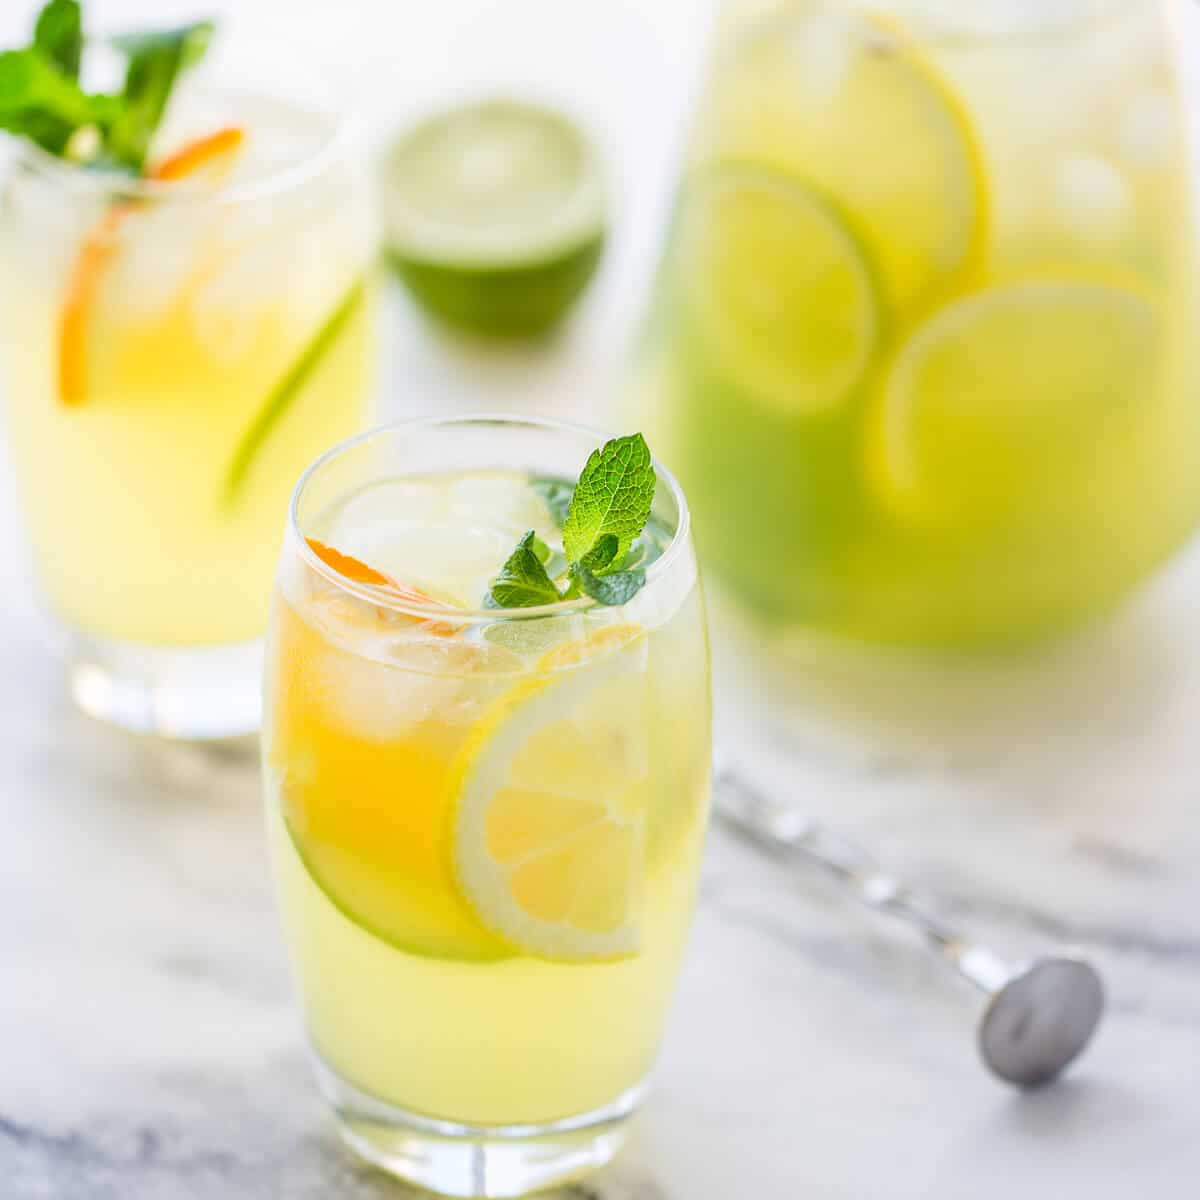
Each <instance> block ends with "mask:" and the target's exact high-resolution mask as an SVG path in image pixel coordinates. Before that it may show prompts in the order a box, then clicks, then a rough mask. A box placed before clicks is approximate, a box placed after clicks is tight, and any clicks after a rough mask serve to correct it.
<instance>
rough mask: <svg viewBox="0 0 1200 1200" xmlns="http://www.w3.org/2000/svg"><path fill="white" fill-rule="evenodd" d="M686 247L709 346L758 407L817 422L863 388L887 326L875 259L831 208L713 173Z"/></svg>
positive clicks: (776, 182)
mask: <svg viewBox="0 0 1200 1200" xmlns="http://www.w3.org/2000/svg"><path fill="white" fill-rule="evenodd" d="M678 236H679V238H680V252H679V256H678V260H679V263H680V271H681V274H682V278H681V279H679V280H678V281H677V284H678V286H679V288H680V291H681V294H682V295H683V297H685V300H684V302H685V303H686V305H687V306H688V309H689V314H690V318H691V320H692V321H693V322H694V323H695V324H696V327H697V330H696V331H697V333H698V335H699V337H700V341H701V344H702V345H704V346H706V347H707V352H708V353H709V354H711V355H712V356H713V359H714V361H715V362H716V363H717V364H718V365H719V366H720V368H721V370H722V373H723V374H724V375H726V377H728V378H729V379H733V380H737V382H738V386H739V390H740V391H741V392H743V393H744V394H745V395H746V396H747V398H749V399H751V400H753V401H756V402H757V403H759V404H761V405H763V406H765V407H767V408H769V409H771V410H773V411H775V412H776V413H778V414H779V415H781V416H785V417H794V416H807V415H813V414H819V413H822V412H825V411H827V410H829V409H832V408H834V407H836V406H837V405H838V404H839V403H840V402H841V401H842V400H843V399H844V398H845V397H846V396H847V395H848V394H849V393H850V392H852V391H853V390H854V388H855V387H857V385H858V384H859V382H860V381H861V379H862V378H863V375H864V374H865V372H866V370H867V367H868V366H869V364H870V362H871V359H872V356H873V354H874V351H875V348H876V345H877V343H878V341H879V339H880V331H881V326H882V319H883V318H882V313H881V306H880V300H879V295H878V290H877V287H876V281H875V277H874V271H873V268H872V266H871V264H870V262H869V261H868V258H867V254H866V251H865V250H864V248H863V246H862V244H861V243H860V242H859V240H858V238H857V237H856V236H855V234H854V232H853V230H852V229H851V227H850V225H849V224H848V222H847V220H846V218H845V216H844V214H843V213H841V212H840V211H839V210H838V208H837V206H836V205H835V204H834V202H833V201H832V200H830V199H828V198H826V197H824V196H822V195H820V194H819V193H817V192H815V191H813V190H812V189H811V188H809V187H806V186H805V185H804V184H803V183H800V182H798V181H796V180H794V179H790V178H788V177H786V176H784V175H781V174H778V173H776V172H773V171H767V170H757V169H754V168H747V169H741V168H729V169H713V170H708V171H702V172H700V173H698V175H697V176H696V177H695V178H694V179H693V180H692V181H691V184H690V186H689V188H688V190H687V195H686V199H685V201H684V205H683V208H682V211H681V214H680V218H679V234H678Z"/></svg>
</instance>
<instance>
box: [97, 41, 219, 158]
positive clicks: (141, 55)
mask: <svg viewBox="0 0 1200 1200" xmlns="http://www.w3.org/2000/svg"><path fill="white" fill-rule="evenodd" d="M213 29H214V26H213V23H212V22H211V21H197V22H195V23H194V24H191V25H184V26H182V27H180V28H179V29H164V30H157V31H155V32H152V33H128V34H122V35H121V36H119V37H116V38H114V39H113V45H114V46H116V48H117V49H118V50H120V51H121V52H122V53H124V54H126V55H128V57H129V64H128V66H127V67H126V70H125V87H124V91H123V92H122V96H121V99H122V101H123V104H122V107H121V110H120V112H119V113H118V114H117V116H116V118H115V119H114V120H113V122H112V124H111V126H110V127H109V129H108V131H107V133H108V137H107V144H106V149H107V152H108V154H109V155H110V156H111V157H112V158H113V159H114V160H115V161H116V162H118V163H123V164H124V165H126V166H128V167H132V168H134V169H136V170H139V171H140V170H141V169H142V166H143V164H144V163H145V161H146V153H147V151H148V150H149V149H150V139H151V138H152V137H153V136H154V132H155V130H156V129H157V128H158V125H159V122H160V121H161V120H162V117H163V113H164V112H165V111H166V108H167V101H168V100H169V99H170V98H171V91H172V89H173V88H174V87H175V83H176V81H177V80H178V78H179V76H180V75H181V74H182V73H183V72H184V71H185V70H187V68H188V67H190V66H192V65H193V64H194V63H196V62H197V61H199V59H200V58H201V57H202V56H203V54H204V52H205V50H207V49H208V44H209V42H210V41H211V40H212V35H213Z"/></svg>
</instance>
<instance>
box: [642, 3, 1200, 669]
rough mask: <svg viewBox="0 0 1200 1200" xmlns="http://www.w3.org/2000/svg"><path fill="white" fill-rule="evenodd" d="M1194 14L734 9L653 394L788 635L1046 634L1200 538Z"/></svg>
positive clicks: (934, 639)
mask: <svg viewBox="0 0 1200 1200" xmlns="http://www.w3.org/2000/svg"><path fill="white" fill-rule="evenodd" d="M1181 9H1182V6H1181ZM1182 16H1183V14H1182V12H1181V11H1180V12H1176V11H1174V8H1173V6H1172V5H1170V4H1166V3H1157V2H1151V0H1146V2H1145V3H1139V4H1129V3H1124V2H1123V0H1009V2H1002V0H890V2H888V3H855V2H853V0H825V2H823V3H822V2H819V0H794V2H780V3H761V2H759V3H753V4H748V3H741V4H733V5H728V6H727V7H726V10H725V13H724V19H723V21H722V23H721V24H720V25H719V29H718V38H717V46H716V53H715V54H714V56H713V59H712V62H711V64H710V67H709V72H708V76H707V80H706V83H705V86H704V89H703V92H702V95H701V100H700V107H699V111H698V113H697V116H696V120H695V124H694V129H693V132H692V136H691V138H690V142H689V148H688V156H687V162H686V170H685V174H684V178H683V183H682V186H681V188H680V191H679V195H678V201H677V205H676V208H675V212H674V216H673V220H672V227H671V232H670V236H669V240H668V244H667V248H666V252H665V255H664V259H663V262H662V265H661V269H660V272H659V276H658V280H657V283H656V291H655V297H654V300H653V306H652V312H651V316H650V319H649V321H648V322H647V325H646V328H645V334H644V343H643V350H642V355H641V358H640V360H639V364H638V371H637V377H636V387H635V389H634V394H635V397H636V401H637V404H638V414H639V419H640V421H641V422H642V425H643V427H644V428H645V429H646V431H647V435H648V437H649V438H650V439H651V442H652V444H653V445H655V446H656V448H657V449H658V451H659V452H660V453H661V454H662V455H663V456H664V457H665V459H666V460H667V461H668V462H671V463H672V464H673V465H674V466H675V467H676V469H677V470H678V471H679V472H680V474H681V476H682V478H683V480H684V484H685V486H686V487H687V489H688V493H689V496H690V497H691V500H692V504H693V508H694V511H695V514H696V530H697V534H698V537H699V538H700V543H701V551H702V555H703V557H704V558H705V559H706V562H707V565H708V566H709V568H710V570H711V572H712V574H713V575H714V576H716V578H717V579H718V581H720V582H722V583H723V584H724V585H725V590H726V592H727V593H733V594H734V595H736V596H737V597H738V598H740V600H741V601H742V602H743V603H744V605H745V606H746V608H747V609H748V610H750V611H752V612H754V613H756V614H758V615H759V616H761V617H763V618H765V620H766V622H767V624H768V626H769V627H787V628H797V627H799V628H803V629H805V630H810V631H814V632H818V633H821V634H829V635H835V636H837V637H848V638H852V639H855V640H858V641H868V642H875V643H887V644H892V645H897V646H914V647H938V648H955V649H958V648H967V649H976V648H979V647H982V646H995V645H997V644H1007V643H1024V642H1029V641H1033V640H1037V639H1041V638H1043V637H1045V636H1047V635H1051V634H1054V633H1057V632H1059V631H1062V630H1065V629H1069V628H1071V627H1074V626H1076V625H1078V624H1080V623H1082V622H1083V621H1085V620H1087V619H1088V618H1091V617H1093V616H1094V615H1096V614H1099V613H1102V612H1104V611H1105V610H1106V609H1108V608H1110V607H1111V606H1112V605H1113V604H1114V603H1115V602H1116V601H1117V600H1118V599H1119V598H1120V597H1121V596H1123V595H1124V594H1125V593H1127V592H1128V591H1129V590H1130V589H1131V588H1132V587H1133V586H1134V585H1135V584H1137V583H1138V582H1139V581H1140V580H1142V579H1143V578H1144V577H1145V576H1146V575H1147V574H1148V573H1149V572H1150V571H1152V570H1153V569H1154V568H1155V567H1156V566H1157V565H1158V564H1160V563H1161V562H1162V561H1163V560H1164V559H1165V558H1166V557H1167V556H1168V555H1169V554H1170V553H1171V552H1172V551H1173V550H1175V549H1176V548H1177V547H1178V546H1179V545H1180V543H1181V542H1182V541H1183V540H1184V539H1185V538H1186V537H1187V536H1188V534H1189V533H1190V532H1191V530H1192V529H1193V527H1194V526H1195V524H1196V521H1197V517H1198V515H1200V403H1198V400H1200V397H1198V395H1197V383H1198V382H1200V380H1198V375H1200V336H1198V331H1200V306H1198V300H1200V297H1198V294H1197V280H1196V272H1195V257H1196V256H1195V244H1196V234H1195V218H1194V206H1195V200H1194V197H1193V194H1192V179H1191V177H1190V169H1191V161H1192V157H1193V156H1192V154H1191V153H1190V151H1189V147H1188V145H1187V138H1186V130H1185V128H1184V114H1185V104H1184V100H1183V94H1184V87H1185V82H1186V81H1185V72H1184V70H1183V62H1184V60H1183V58H1182V55H1179V54H1178V53H1177V48H1178V46H1179V44H1180V41H1181V35H1180V33H1179V31H1178V29H1176V28H1175V27H1174V26H1173V22H1174V21H1177V20H1179V19H1181V18H1182Z"/></svg>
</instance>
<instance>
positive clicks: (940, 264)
mask: <svg viewBox="0 0 1200 1200" xmlns="http://www.w3.org/2000/svg"><path fill="white" fill-rule="evenodd" d="M697 128H698V129H699V130H700V138H699V141H698V144H697V148H696V155H697V157H698V159H699V161H700V162H714V161H717V162H719V161H733V162H741V163H754V164H758V165H762V166H767V167H773V168H776V169H778V170H781V171H784V172H787V173H789V174H792V175H795V176H797V177H799V178H801V179H804V180H806V181H808V182H809V183H810V184H812V185H813V186H814V187H816V188H818V189H820V191H822V192H823V193H824V194H826V195H829V196H833V197H835V198H836V200H837V202H838V204H839V205H841V206H842V208H843V209H844V210H845V211H846V212H847V213H849V214H850V216H851V217H852V218H853V220H854V222H855V225H856V227H857V228H858V230H859V231H860V233H861V235H862V236H863V238H864V240H865V241H866V242H867V244H868V246H869V248H870V252H871V255H872V257H873V259H874V260H875V261H876V262H877V263H878V264H879V269H880V274H881V278H882V281H883V289H884V293H885V295H886V297H887V300H888V303H889V305H890V306H891V308H892V310H893V311H894V312H895V313H897V314H899V315H901V316H908V315H911V314H914V313H919V312H921V311H923V310H925V309H927V308H928V307H929V306H930V305H931V304H933V303H935V302H936V301H937V300H938V299H940V298H942V297H944V296H946V295H947V294H949V293H950V292H952V291H954V290H956V289H957V288H958V287H961V286H962V283H963V282H964V280H966V279H967V278H968V277H969V276H970V275H971V274H972V272H973V271H974V269H975V268H976V266H977V264H978V262H979V261H980V259H981V257H982V254H983V244H984V238H985V231H986V225H987V214H986V207H987V203H986V185H985V180H984V172H983V166H982V158H981V155H980V151H979V148H978V145H977V142H976V138H975V135H974V132H973V131H972V128H971V125H970V121H969V119H968V117H967V114H966V111H965V110H964V108H963V106H962V104H961V102H960V101H959V99H958V98H957V97H956V96H955V95H954V93H953V91H952V90H951V88H950V86H949V84H948V83H947V81H946V80H944V79H943V78H942V77H941V76H940V75H939V74H938V73H937V71H936V70H935V69H934V68H933V67H932V65H931V64H930V63H928V62H927V61H926V60H925V59H924V58H923V57H922V56H921V54H920V52H919V51H918V49H917V48H916V47H915V45H914V44H913V43H912V42H911V41H910V40H909V39H908V38H906V37H905V36H904V35H903V34H902V33H901V32H900V31H899V30H898V29H896V28H894V27H893V26H892V25H891V24H890V23H885V22H884V21H883V20H882V19H880V18H868V17H865V16H861V15H858V14H855V13H852V12H848V11H845V10H844V9H840V10H839V8H837V7H835V6H831V5H828V4H823V3H819V2H818V0H805V2H803V3H796V4H793V5H790V6H789V7H788V8H787V10H786V11H785V12H783V13H780V14H777V15H776V16H775V17H772V18H769V19H767V20H765V21H760V22H759V23H757V24H754V25H752V26H751V27H750V28H749V29H748V30H747V32H746V33H745V34H744V35H743V36H742V37H741V38H740V39H738V40H736V41H735V42H734V43H733V44H732V46H731V48H730V52H729V54H728V56H727V58H726V59H725V61H724V62H723V63H722V64H721V65H720V68H719V71H718V75H717V81H716V85H715V88H714V91H713V96H712V99H711V101H710V102H709V105H708V108H707V109H706V110H704V111H703V112H702V113H701V114H700V119H699V122H698V125H697Z"/></svg>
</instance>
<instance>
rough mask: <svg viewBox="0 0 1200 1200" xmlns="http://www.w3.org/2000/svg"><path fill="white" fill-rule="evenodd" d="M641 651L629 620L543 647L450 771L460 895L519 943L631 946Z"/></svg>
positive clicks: (608, 955) (551, 953)
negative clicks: (533, 673)
mask: <svg viewBox="0 0 1200 1200" xmlns="http://www.w3.org/2000/svg"><path fill="white" fill-rule="evenodd" d="M646 653H647V643H646V638H645V637H644V636H643V634H642V631H641V629H640V628H639V627H637V626H633V625H618V626H611V627H609V628H607V629H605V630H603V631H601V632H600V633H598V634H596V635H593V636H591V637H589V638H586V639H582V640H580V641H575V642H571V643H567V644H565V645H563V646H561V647H558V648H557V649H555V650H553V651H551V652H550V653H549V654H548V655H546V656H545V657H544V658H543V659H542V660H541V662H540V664H539V668H540V671H539V675H538V676H537V677H534V678H532V679H530V680H528V681H526V682H525V683H523V684H521V685H519V686H518V687H517V688H515V689H514V690H513V692H512V693H510V694H509V696H507V697H506V698H505V699H504V700H503V701H502V702H501V703H500V704H499V705H498V707H497V709H496V711H495V712H494V713H493V714H492V715H491V717H490V718H485V719H484V720H483V721H482V722H481V724H480V725H479V726H478V727H477V730H476V733H475V736H474V737H473V738H472V739H471V740H470V741H469V743H468V744H467V745H466V746H465V747H464V748H463V750H462V752H461V754H460V757H459V761H458V767H457V769H456V770H454V769H452V771H451V776H450V777H451V784H452V788H453V791H454V794H455V804H456V810H455V816H454V833H453V847H454V866H455V871H456V874H457V878H458V881H459V884H460V887H461V889H462V892H463V895H464V897H465V899H466V900H467V902H468V903H469V905H470V906H471V908H472V909H473V910H474V912H475V915H476V916H477V917H478V919H479V921H480V922H481V923H482V924H483V925H484V926H486V927H487V928H488V929H489V930H491V931H492V932H493V933H495V934H497V935H499V936H500V937H502V938H503V939H504V940H505V941H506V942H507V943H509V944H510V945H512V946H513V947H515V948H517V949H519V950H521V951H523V952H525V953H527V954H533V955H537V956H539V957H541V958H548V959H554V960H558V961H589V960H598V959H613V958H621V957H625V956H628V955H631V954H634V953H636V952H637V950H638V946H639V938H640V933H639V920H638V909H639V903H638V902H639V891H640V883H641V867H642V857H643V843H644V824H645V822H644V816H645V808H646V795H647V789H648V773H649V766H648V753H647V746H646V728H647V716H648V714H647V712H646V695H647V691H646Z"/></svg>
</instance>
